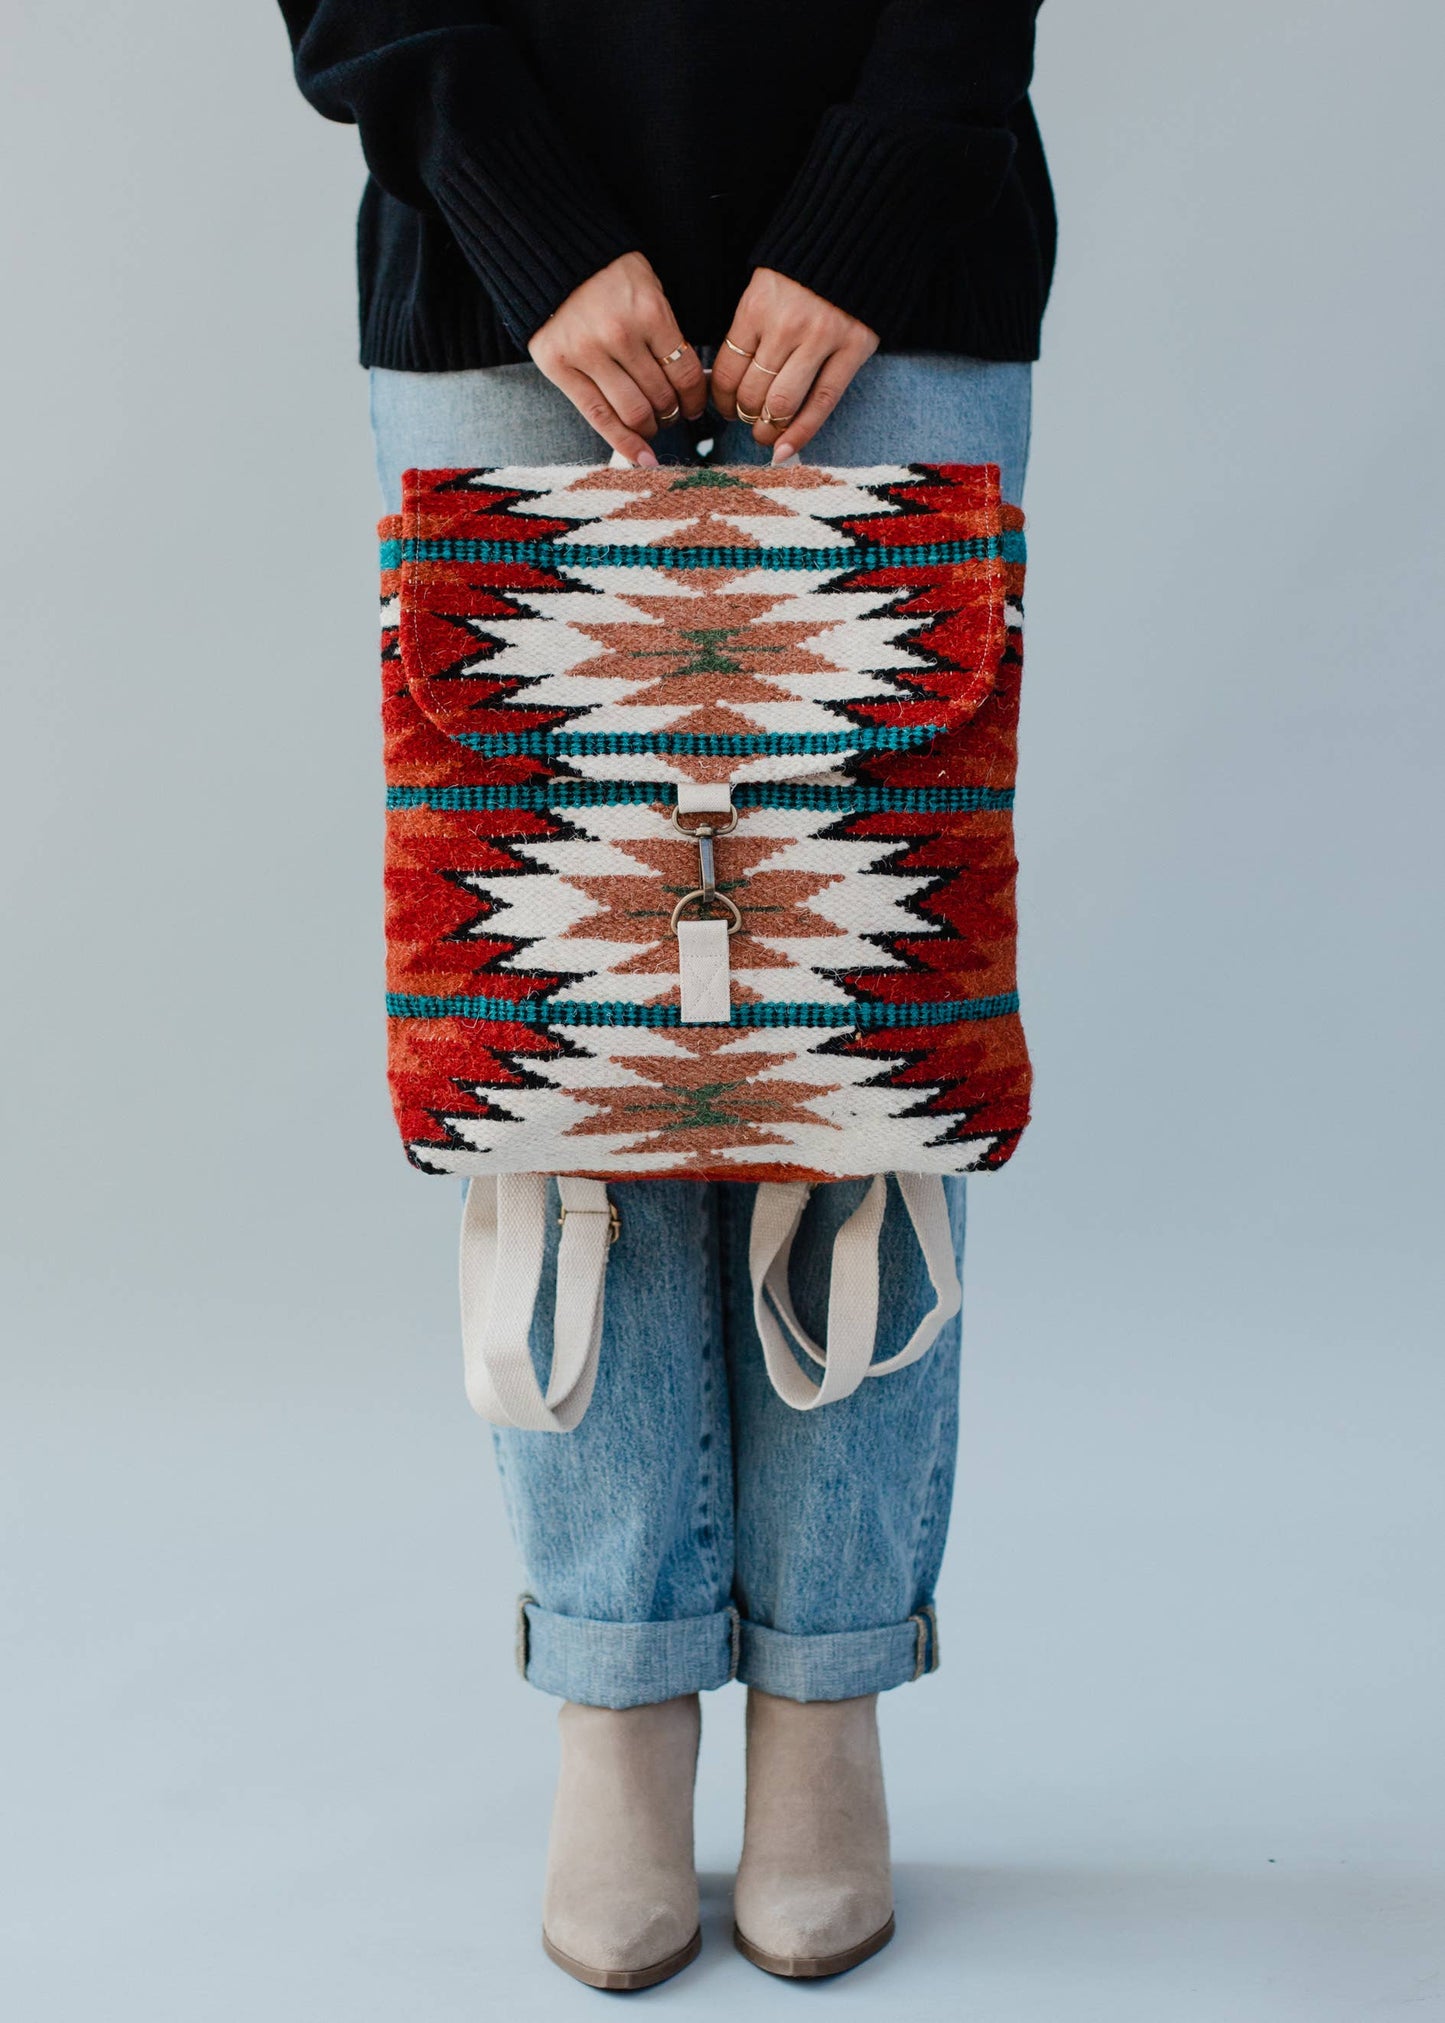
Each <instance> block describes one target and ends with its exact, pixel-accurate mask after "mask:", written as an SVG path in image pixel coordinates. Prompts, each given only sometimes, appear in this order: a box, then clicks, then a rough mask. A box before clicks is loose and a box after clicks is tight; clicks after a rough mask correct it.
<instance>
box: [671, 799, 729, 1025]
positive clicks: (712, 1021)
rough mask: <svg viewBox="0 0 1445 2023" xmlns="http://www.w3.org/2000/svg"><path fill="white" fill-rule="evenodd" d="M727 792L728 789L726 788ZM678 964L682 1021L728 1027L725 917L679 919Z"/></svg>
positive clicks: (726, 925) (726, 928)
mask: <svg viewBox="0 0 1445 2023" xmlns="http://www.w3.org/2000/svg"><path fill="white" fill-rule="evenodd" d="M724 791H726V789H724ZM677 964H678V971H679V974H680V975H681V978H682V1023H683V1024H684V1025H685V1026H725V1025H727V1024H728V1022H729V1021H730V1019H731V1018H732V970H731V966H730V964H729V962H728V924H727V922H726V921H725V920H679V922H678V923H677Z"/></svg>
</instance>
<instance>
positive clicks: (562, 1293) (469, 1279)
mask: <svg viewBox="0 0 1445 2023" xmlns="http://www.w3.org/2000/svg"><path fill="white" fill-rule="evenodd" d="M557 1187H558V1190H559V1193H560V1195H561V1202H562V1241H561V1244H560V1246H559V1248H558V1251H557V1297H556V1307H555V1312H554V1314H553V1320H552V1366H551V1370H550V1372H549V1373H548V1379H547V1390H546V1394H545V1396H544V1395H543V1392H542V1388H541V1386H540V1385H539V1384H538V1382H537V1375H536V1371H535V1370H534V1368H533V1366H532V1353H531V1348H530V1346H529V1341H528V1337H529V1335H530V1332H531V1326H532V1314H533V1311H534V1309H535V1307H536V1304H537V1293H538V1291H539V1289H540V1287H541V1283H542V1257H543V1250H544V1246H545V1242H546V1234H547V1178H546V1175H545V1174H542V1173H499V1174H497V1175H496V1176H495V1177H492V1176H490V1175H489V1176H486V1177H484V1178H480V1179H475V1180H472V1181H471V1182H470V1183H469V1184H468V1187H467V1200H466V1207H465V1208H464V1210H463V1212H462V1238H461V1295H462V1355H463V1359H464V1362H465V1366H466V1381H467V1397H468V1398H469V1399H470V1401H471V1404H472V1408H473V1410H474V1411H476V1412H479V1413H480V1414H481V1416H482V1417H483V1418H484V1419H490V1420H491V1422H492V1424H493V1425H495V1426H519V1427H523V1428H525V1429H527V1430H528V1431H531V1432H537V1433H570V1432H571V1430H572V1428H573V1427H574V1426H575V1425H576V1424H577V1422H578V1420H579V1419H580V1418H581V1417H582V1414H583V1413H584V1412H585V1411H586V1410H587V1407H588V1404H589V1403H590V1402H591V1398H592V1387H593V1385H594V1384H595V1383H596V1381H597V1354H598V1349H599V1347H600V1345H601V1341H602V1312H603V1297H604V1292H605V1288H606V1280H607V1252H608V1247H609V1245H610V1244H611V1241H612V1238H613V1235H614V1234H615V1232H616V1228H617V1219H616V1214H615V1211H614V1210H613V1209H612V1207H611V1206H610V1204H609V1202H608V1199H607V1189H606V1187H605V1186H604V1185H603V1183H602V1182H601V1181H600V1180H568V1179H561V1180H559V1181H558V1182H557Z"/></svg>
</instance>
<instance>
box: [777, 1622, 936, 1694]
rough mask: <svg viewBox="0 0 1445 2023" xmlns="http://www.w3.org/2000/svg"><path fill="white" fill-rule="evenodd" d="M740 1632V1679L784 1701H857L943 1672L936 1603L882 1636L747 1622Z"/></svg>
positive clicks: (882, 1631)
mask: <svg viewBox="0 0 1445 2023" xmlns="http://www.w3.org/2000/svg"><path fill="white" fill-rule="evenodd" d="M739 1630H740V1635H739V1640H738V1666H737V1676H738V1678H740V1679H741V1680H742V1681H743V1683H744V1684H745V1685H748V1686H756V1687H758V1688H759V1690H760V1691H761V1692H764V1693H773V1694H776V1695H777V1697H778V1698H779V1699H780V1700H853V1699H856V1698H857V1697H858V1696H859V1695H860V1694H862V1693H886V1692H887V1691H888V1689H889V1687H890V1686H904V1685H907V1684H908V1682H909V1681H910V1680H912V1679H921V1678H922V1677H923V1675H924V1673H925V1672H936V1671H937V1670H938V1612H937V1610H936V1609H935V1608H934V1606H933V1604H932V1603H931V1602H928V1603H925V1605H924V1606H923V1607H922V1608H921V1609H918V1610H916V1611H915V1612H914V1614H913V1615H911V1616H909V1617H908V1619H907V1621H906V1622H901V1623H887V1624H885V1625H884V1627H883V1628H882V1629H877V1630H831V1631H826V1632H824V1633H823V1634H822V1635H820V1636H797V1635H794V1634H792V1633H791V1632H789V1631H786V1630H770V1629H767V1628H765V1627H764V1625H763V1624H762V1623H750V1622H748V1621H747V1619H746V1617H745V1618H744V1619H743V1621H742V1622H741V1624H740V1625H739Z"/></svg>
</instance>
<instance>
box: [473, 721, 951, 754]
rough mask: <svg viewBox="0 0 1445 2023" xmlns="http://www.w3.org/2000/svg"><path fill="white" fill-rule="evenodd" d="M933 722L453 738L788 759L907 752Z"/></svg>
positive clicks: (506, 746)
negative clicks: (900, 725) (834, 727)
mask: <svg viewBox="0 0 1445 2023" xmlns="http://www.w3.org/2000/svg"><path fill="white" fill-rule="evenodd" d="M940 728H941V727H940V726H939V725H938V724H912V725H909V726H907V727H906V728H904V729H901V730H889V729H883V730H879V729H876V728H875V727H873V726H872V725H867V726H865V727H864V728H863V729H861V730H851V731H767V732H764V731H760V732H758V733H757V734H756V735H754V734H752V733H748V732H743V731H737V732H718V731H697V732H692V731H655V732H648V731H514V732H513V733H512V734H511V735H510V736H502V735H495V736H494V735H492V734H491V733H489V732H484V731H463V732H460V733H459V734H458V735H457V737H456V739H455V740H454V742H455V743H457V744H459V745H465V746H466V748H467V750H468V751H470V752H480V753H481V755H482V757H483V758H487V759H506V758H517V757H533V758H552V757H560V758H576V757H583V756H588V755H590V756H593V757H605V758H613V757H628V758H637V757H640V756H641V757H645V756H646V755H647V753H649V752H674V753H678V754H680V755H683V756H689V757H699V758H708V759H742V758H750V757H753V758H756V757H763V758H766V757H768V756H773V757H778V758H793V757H796V756H798V755H799V754H815V755H817V754H826V753H828V752H911V751H915V750H916V749H917V748H918V746H920V745H927V744H932V742H933V740H934V739H935V738H936V737H937V736H938V735H939V734H940Z"/></svg>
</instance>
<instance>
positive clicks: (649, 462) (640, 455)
mask: <svg viewBox="0 0 1445 2023" xmlns="http://www.w3.org/2000/svg"><path fill="white" fill-rule="evenodd" d="M637 463H638V467H639V469H641V470H644V471H655V470H656V469H657V458H656V457H655V456H654V455H653V453H652V451H651V450H649V449H640V450H639V451H638V452H637Z"/></svg>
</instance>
